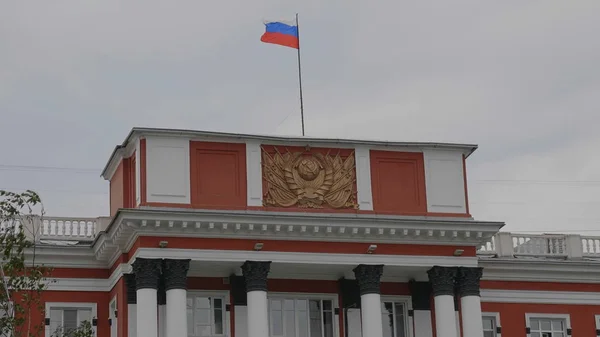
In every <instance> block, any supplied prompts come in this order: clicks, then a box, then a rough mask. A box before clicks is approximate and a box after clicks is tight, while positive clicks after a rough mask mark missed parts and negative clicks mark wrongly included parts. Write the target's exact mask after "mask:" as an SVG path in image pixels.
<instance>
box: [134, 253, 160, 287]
mask: <svg viewBox="0 0 600 337" xmlns="http://www.w3.org/2000/svg"><path fill="white" fill-rule="evenodd" d="M161 263H162V260H161V259H143V258H136V259H135V262H133V266H132V267H133V273H134V274H135V289H136V290H140V289H148V288H149V289H158V279H159V277H160V270H161Z"/></svg>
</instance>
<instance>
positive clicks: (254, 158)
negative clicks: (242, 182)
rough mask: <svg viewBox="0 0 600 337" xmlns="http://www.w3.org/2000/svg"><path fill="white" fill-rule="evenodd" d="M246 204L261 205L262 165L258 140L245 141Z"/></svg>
mask: <svg viewBox="0 0 600 337" xmlns="http://www.w3.org/2000/svg"><path fill="white" fill-rule="evenodd" d="M246 179H247V186H248V188H247V189H248V206H262V166H261V151H260V144H259V143H258V142H247V143H246Z"/></svg>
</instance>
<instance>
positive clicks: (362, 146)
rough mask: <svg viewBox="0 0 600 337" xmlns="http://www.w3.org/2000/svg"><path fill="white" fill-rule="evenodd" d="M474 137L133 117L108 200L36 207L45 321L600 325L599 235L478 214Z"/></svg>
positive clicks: (313, 334) (113, 164)
mask: <svg viewBox="0 0 600 337" xmlns="http://www.w3.org/2000/svg"><path fill="white" fill-rule="evenodd" d="M475 150H476V146H475V145H466V144H440V143H392V142H376V141H357V140H340V139H312V138H307V137H302V138H286V137H267V136H256V135H241V134H226V133H212V132H201V131H190V130H166V129H146V128H134V129H133V130H132V131H131V132H130V133H129V135H127V137H126V139H125V141H124V142H123V143H122V144H121V145H119V146H117V147H116V148H115V150H114V152H113V153H112V155H111V157H110V158H109V159H108V163H107V164H106V167H105V168H104V170H103V173H102V176H103V177H104V179H106V180H108V181H109V182H110V217H100V218H94V219H73V218H44V219H43V223H42V226H41V233H40V235H39V244H40V247H41V248H39V250H38V257H37V258H38V259H39V261H42V262H43V263H45V264H47V265H50V266H53V267H55V271H54V274H53V277H54V278H56V280H57V282H56V283H53V284H51V285H50V286H49V289H48V291H46V293H45V294H44V296H43V300H44V302H45V307H46V313H45V316H46V321H45V323H46V325H47V332H49V331H51V330H53V329H55V328H56V327H57V326H69V325H74V324H76V323H77V322H80V321H82V320H89V319H92V321H93V325H94V328H95V329H96V334H97V336H100V337H109V336H110V337H117V336H118V337H126V336H128V337H133V336H137V337H184V336H212V337H215V336H222V337H225V336H227V337H267V336H269V337H355V336H361V335H362V336H365V337H384V336H385V337H433V336H436V337H458V336H462V337H482V336H483V337H491V336H495V337H499V336H504V337H519V336H523V337H524V336H527V337H565V336H575V337H590V336H596V335H597V334H598V335H600V330H599V329H600V268H599V265H598V263H599V262H598V259H599V258H600V238H594V237H581V236H578V235H515V234H511V233H507V232H501V231H500V230H501V228H502V227H503V225H504V224H503V223H499V222H489V221H478V220H474V219H473V218H472V217H471V215H470V214H469V203H468V197H467V184H466V182H467V179H466V170H465V160H466V159H467V158H468V157H469V155H471V154H472V153H473V152H474V151H475ZM40 221H42V220H40Z"/></svg>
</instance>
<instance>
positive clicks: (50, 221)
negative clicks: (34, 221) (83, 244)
mask: <svg viewBox="0 0 600 337" xmlns="http://www.w3.org/2000/svg"><path fill="white" fill-rule="evenodd" d="M96 233H97V219H96V218H59V217H45V218H44V219H43V220H42V222H41V228H40V239H42V240H44V239H52V240H92V239H93V238H94V237H96Z"/></svg>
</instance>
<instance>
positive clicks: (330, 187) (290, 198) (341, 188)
mask: <svg viewBox="0 0 600 337" xmlns="http://www.w3.org/2000/svg"><path fill="white" fill-rule="evenodd" d="M262 166H263V177H264V179H265V181H266V182H267V188H266V193H265V196H264V198H263V204H264V205H265V206H276V207H291V206H296V207H300V208H324V206H329V207H330V208H338V209H339V208H352V209H358V204H357V202H356V187H355V181H356V171H355V160H354V152H352V153H351V154H350V155H349V156H347V157H346V158H342V157H341V156H340V154H339V152H338V153H337V154H336V155H335V156H331V155H330V154H329V153H327V154H325V155H323V154H321V153H311V152H308V151H306V152H290V151H287V150H286V151H285V152H284V153H282V152H280V151H278V149H277V148H275V152H274V153H271V154H270V153H269V152H267V151H266V150H265V149H264V148H263V149H262Z"/></svg>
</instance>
